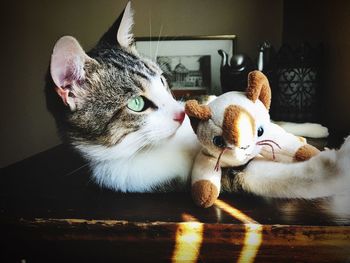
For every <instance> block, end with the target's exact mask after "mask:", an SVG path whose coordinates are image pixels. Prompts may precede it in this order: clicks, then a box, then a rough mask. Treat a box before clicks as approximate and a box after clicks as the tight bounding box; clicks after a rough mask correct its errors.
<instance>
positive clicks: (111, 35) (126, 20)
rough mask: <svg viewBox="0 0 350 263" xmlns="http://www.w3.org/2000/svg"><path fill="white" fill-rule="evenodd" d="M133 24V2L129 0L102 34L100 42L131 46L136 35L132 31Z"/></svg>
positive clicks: (125, 46)
mask: <svg viewBox="0 0 350 263" xmlns="http://www.w3.org/2000/svg"><path fill="white" fill-rule="evenodd" d="M133 24H134V12H133V10H132V8H131V2H130V1H129V2H128V3H127V5H126V7H125V9H124V11H123V12H122V13H121V14H120V16H119V17H118V19H117V20H116V21H115V22H114V24H113V25H112V26H111V27H110V28H109V29H108V31H107V32H106V33H105V34H104V35H103V36H102V38H101V39H100V41H99V44H100V45H101V44H102V45H103V44H106V43H108V44H109V45H112V46H113V45H119V46H121V47H124V48H130V47H131V46H132V44H133V40H134V36H133V34H132V32H131V29H132V26H133Z"/></svg>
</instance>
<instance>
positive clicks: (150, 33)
mask: <svg viewBox="0 0 350 263" xmlns="http://www.w3.org/2000/svg"><path fill="white" fill-rule="evenodd" d="M149 57H150V58H152V16H151V10H150V11H149Z"/></svg>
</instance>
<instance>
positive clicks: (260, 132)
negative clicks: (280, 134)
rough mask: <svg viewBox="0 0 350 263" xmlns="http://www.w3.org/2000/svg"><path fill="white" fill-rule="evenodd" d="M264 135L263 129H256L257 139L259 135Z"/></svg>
mask: <svg viewBox="0 0 350 263" xmlns="http://www.w3.org/2000/svg"><path fill="white" fill-rule="evenodd" d="M263 134H264V129H263V127H261V126H260V127H259V128H258V137H260V136H261V135H263Z"/></svg>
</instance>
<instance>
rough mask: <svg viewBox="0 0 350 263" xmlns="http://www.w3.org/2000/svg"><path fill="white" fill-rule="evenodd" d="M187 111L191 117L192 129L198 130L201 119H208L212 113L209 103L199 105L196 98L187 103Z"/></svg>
mask: <svg viewBox="0 0 350 263" xmlns="http://www.w3.org/2000/svg"><path fill="white" fill-rule="evenodd" d="M185 112H186V114H187V115H188V116H189V117H190V121H191V125H192V129H193V131H194V132H197V127H198V124H199V122H200V121H207V120H209V119H210V118H211V116H212V113H211V110H210V108H209V106H208V105H199V104H198V101H196V100H189V101H187V102H186V104H185Z"/></svg>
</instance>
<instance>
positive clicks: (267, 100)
mask: <svg viewBox="0 0 350 263" xmlns="http://www.w3.org/2000/svg"><path fill="white" fill-rule="evenodd" d="M246 95H247V97H248V99H250V100H251V101H253V102H255V101H256V100H257V99H259V100H260V101H261V102H262V103H263V104H264V105H265V107H266V109H267V110H269V109H270V105H271V88H270V84H269V81H268V79H267V77H266V76H265V75H264V74H263V73H262V72H260V71H258V70H255V71H252V72H250V73H249V75H248V88H247V90H246Z"/></svg>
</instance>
